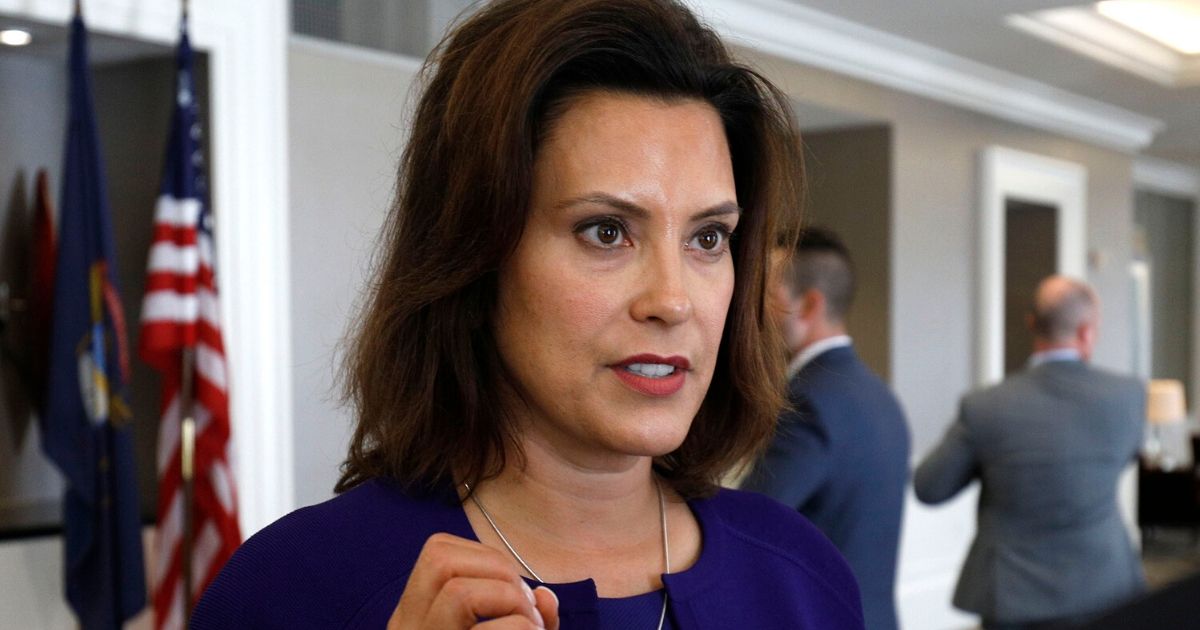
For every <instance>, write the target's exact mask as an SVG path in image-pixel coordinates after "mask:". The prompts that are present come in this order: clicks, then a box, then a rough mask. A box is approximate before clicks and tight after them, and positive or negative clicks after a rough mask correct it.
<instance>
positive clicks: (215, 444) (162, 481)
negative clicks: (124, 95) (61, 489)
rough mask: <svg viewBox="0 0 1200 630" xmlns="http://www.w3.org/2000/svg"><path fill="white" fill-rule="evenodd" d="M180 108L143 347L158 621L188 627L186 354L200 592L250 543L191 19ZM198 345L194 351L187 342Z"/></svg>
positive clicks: (160, 208)
mask: <svg viewBox="0 0 1200 630" xmlns="http://www.w3.org/2000/svg"><path fill="white" fill-rule="evenodd" d="M176 63H177V74H176V88H175V110H174V113H173V115H172V121H171V130H170V134H171V135H170V138H171V139H170V143H169V145H168V147H167V156H166V164H165V168H164V172H163V182H162V189H161V192H160V196H159V198H158V205H157V207H156V209H155V216H154V239H153V243H152V245H151V247H150V262H149V265H148V270H147V279H146V295H145V298H144V302H143V304H142V334H141V341H140V348H139V351H140V354H141V357H142V359H143V360H145V361H146V362H147V363H149V364H150V365H151V366H153V367H154V368H155V369H156V370H158V371H159V372H160V373H161V375H162V420H161V425H160V428H159V437H158V476H159V486H158V534H157V538H156V541H155V547H156V554H155V556H156V564H155V566H154V567H153V585H154V586H153V588H154V593H153V597H154V618H155V626H156V627H157V628H183V627H184V625H185V615H186V606H185V604H184V600H183V590H184V580H183V570H184V569H183V568H184V566H185V562H184V558H183V553H184V545H183V537H184V519H185V514H186V511H185V506H184V491H183V482H182V473H181V470H180V466H181V451H180V435H181V424H182V423H181V421H182V419H183V417H184V411H185V409H184V408H183V407H184V405H185V404H186V403H184V402H183V401H181V384H182V380H183V370H184V368H183V361H184V357H185V356H187V357H189V358H190V359H191V362H192V366H191V368H190V371H191V372H192V374H193V375H194V381H193V383H194V384H193V388H192V391H193V394H194V398H193V402H194V406H193V408H192V412H193V417H194V419H195V427H196V429H195V436H196V439H195V444H196V446H195V460H194V462H195V464H194V470H195V481H194V502H193V507H192V529H191V531H192V532H193V545H192V549H193V551H192V557H191V573H192V587H193V593H192V601H193V602H194V601H195V600H196V599H198V598H199V595H200V593H202V592H203V591H204V588H205V587H206V586H207V585H208V584H209V583H210V582H211V581H212V579H213V578H214V577H215V576H216V574H217V572H218V571H220V569H221V567H222V566H223V565H224V564H225V561H226V560H228V559H229V557H230V556H231V555H232V554H233V552H234V551H235V550H236V549H237V547H238V544H239V543H240V542H241V532H240V531H239V529H238V518H237V494H236V492H235V488H234V483H233V472H232V470H231V468H230V465H229V451H230V424H229V400H228V390H227V387H228V378H227V372H226V368H225V349H224V344H223V343H222V341H221V324H220V317H219V312H220V308H219V307H218V301H217V281H216V263H215V258H214V239H213V232H212V215H211V213H210V212H209V208H208V204H207V203H206V197H207V190H206V188H207V185H206V182H205V178H204V159H203V155H202V153H201V151H200V139H201V129H200V122H199V118H198V116H197V107H196V100H195V98H194V95H195V91H194V84H193V79H192V49H191V45H190V44H189V42H188V36H187V18H186V16H185V17H184V19H183V21H182V22H181V27H180V39H179V49H178V52H177V56H176ZM185 349H187V350H190V351H191V352H188V353H185V352H184V350H185Z"/></svg>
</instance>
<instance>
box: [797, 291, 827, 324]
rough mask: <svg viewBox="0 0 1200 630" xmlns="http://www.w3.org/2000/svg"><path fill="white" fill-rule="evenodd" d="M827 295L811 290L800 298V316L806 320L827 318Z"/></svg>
mask: <svg viewBox="0 0 1200 630" xmlns="http://www.w3.org/2000/svg"><path fill="white" fill-rule="evenodd" d="M825 306H826V301H825V294H824V293H821V292H820V291H818V290H817V289H809V290H807V291H805V292H804V293H803V294H802V295H801V296H800V316H801V317H802V318H804V319H806V320H810V321H811V320H812V319H814V318H817V319H824V318H825Z"/></svg>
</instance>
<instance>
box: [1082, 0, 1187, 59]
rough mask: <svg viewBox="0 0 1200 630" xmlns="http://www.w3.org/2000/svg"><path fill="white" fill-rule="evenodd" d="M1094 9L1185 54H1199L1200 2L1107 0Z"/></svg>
mask: <svg viewBox="0 0 1200 630" xmlns="http://www.w3.org/2000/svg"><path fill="white" fill-rule="evenodd" d="M1096 11H1098V12H1099V13H1100V15H1103V16H1104V17H1106V18H1108V19H1110V20H1113V21H1114V22H1119V23H1121V24H1123V25H1125V26H1127V27H1129V28H1131V29H1133V30H1135V31H1137V32H1139V33H1141V34H1143V35H1145V36H1147V37H1150V38H1152V39H1155V40H1157V41H1159V42H1161V43H1163V44H1165V45H1167V46H1170V47H1171V48H1173V49H1175V50H1177V51H1179V52H1181V53H1183V54H1185V55H1197V54H1200V4H1198V3H1196V2H1194V1H1193V2H1181V1H1178V0H1176V1H1171V0H1106V1H1105V2H1099V3H1097V4H1096Z"/></svg>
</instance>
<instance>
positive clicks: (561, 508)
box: [193, 0, 862, 629]
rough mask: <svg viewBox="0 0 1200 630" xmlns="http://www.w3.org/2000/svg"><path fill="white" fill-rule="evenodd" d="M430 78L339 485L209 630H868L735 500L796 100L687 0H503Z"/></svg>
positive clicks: (835, 590)
mask: <svg viewBox="0 0 1200 630" xmlns="http://www.w3.org/2000/svg"><path fill="white" fill-rule="evenodd" d="M427 73H428V84H427V85H426V87H425V92H424V95H423V97H422V99H421V100H420V102H419V104H418V107H417V111H416V115H415V119H414V126H413V135H412V137H411V140H410V143H409V145H408V148H407V150H406V152H405V154H404V157H403V163H402V168H401V177H400V182H401V183H400V187H399V191H400V192H399V195H398V200H397V202H396V204H395V207H394V208H393V211H392V213H391V215H390V220H389V224H388V227H387V231H386V233H385V241H384V246H385V250H384V254H383V258H382V259H381V261H380V265H379V273H378V281H377V283H376V284H375V285H374V286H373V287H372V293H371V297H370V300H369V302H368V304H367V305H366V308H365V311H364V315H363V318H362V320H361V322H360V325H359V328H358V330H357V333H356V336H355V338H354V343H353V346H352V348H351V352H350V353H349V355H348V360H347V366H346V372H345V375H346V386H347V391H348V395H349V397H350V398H351V399H352V401H353V402H354V403H355V405H356V408H357V412H358V424H357V428H356V431H355V434H354V437H353V439H352V443H351V448H350V454H349V458H348V459H347V461H346V463H345V465H344V467H343V476H342V478H341V480H340V482H339V483H338V487H337V491H338V492H339V493H340V495H339V496H338V497H337V498H335V499H333V500H331V501H329V502H327V503H324V504H321V505H318V506H314V507H310V508H306V509H302V510H299V511H297V512H295V513H293V514H292V515H289V516H288V517H285V518H284V519H281V520H280V521H279V522H277V523H275V524H273V525H272V526H270V527H268V528H267V529H265V530H263V531H262V532H260V533H259V534H257V535H256V536H254V537H253V538H251V539H250V540H249V541H247V542H246V544H245V545H244V546H243V548H242V549H241V550H240V551H239V552H238V554H237V555H236V556H235V557H234V558H233V559H232V560H231V561H230V562H229V564H228V565H227V566H226V568H225V569H224V571H223V572H222V574H221V575H220V577H219V578H218V579H217V580H216V582H215V583H214V584H213V586H212V587H210V588H209V589H208V591H207V592H206V594H205V596H204V599H203V600H202V601H201V602H200V604H199V606H198V609H197V611H196V613H195V615H194V617H193V622H194V626H193V627H195V628H208V627H222V628H227V627H255V628H267V627H289V628H295V627H298V626H299V627H345V628H358V627H375V628H377V627H381V626H384V625H385V624H386V625H387V626H388V627H389V628H396V629H400V628H404V629H407V628H467V627H478V628H531V627H537V628H541V627H545V628H557V627H561V628H567V629H574V628H656V627H657V628H687V629H691V628H822V629H828V628H835V629H836V628H858V627H861V625H862V620H861V613H860V609H859V603H858V592H857V587H856V585H855V583H854V580H853V578H852V577H851V575H850V573H849V570H848V569H847V567H846V565H845V563H844V562H843V561H842V560H841V558H840V557H839V556H838V555H837V553H836V551H834V550H833V548H832V547H831V546H830V544H829V543H828V542H827V541H826V540H825V539H824V538H823V537H822V536H821V535H819V534H818V533H816V530H815V529H813V528H812V527H811V526H810V525H808V523H807V522H806V521H804V520H803V518H801V517H800V516H799V515H797V514H796V513H795V512H794V511H793V510H790V509H788V508H785V507H783V506H780V505H778V504H775V503H773V502H771V501H769V500H766V499H763V498H760V497H757V496H754V495H749V494H745V493H739V492H733V491H720V492H717V491H716V483H715V482H716V480H717V479H718V478H719V476H720V475H721V474H722V473H724V472H725V471H726V470H727V469H728V468H729V467H730V466H731V465H733V464H734V463H735V462H737V461H739V460H741V459H742V458H744V457H746V456H747V455H749V454H750V453H752V452H753V451H754V450H755V449H756V448H758V447H759V445H760V444H761V443H762V442H763V440H764V439H766V438H767V437H768V436H769V435H770V433H771V431H772V428H773V423H774V418H775V414H776V411H777V410H778V408H779V407H780V405H781V403H782V398H781V384H782V379H781V378H779V377H778V376H779V374H781V373H782V369H783V365H782V364H783V357H782V356H779V355H777V354H776V353H775V352H774V351H773V349H774V348H777V347H780V344H778V343H777V340H776V339H774V338H771V335H770V334H769V333H770V330H769V327H768V324H767V323H765V322H766V320H765V318H764V316H763V313H762V302H763V290H764V285H765V271H766V267H767V265H768V258H769V251H770V245H771V244H772V243H773V242H774V241H775V239H776V237H777V234H778V232H779V230H780V226H781V225H783V224H788V225H794V224H795V223H794V221H793V220H791V219H788V220H786V221H785V220H784V218H785V215H786V214H787V210H788V209H792V208H796V207H798V204H799V194H798V193H799V181H800V177H799V174H800V161H799V157H798V151H797V146H796V135H795V133H794V130H793V128H792V126H791V123H790V121H789V116H788V114H787V104H786V101H785V100H784V98H783V97H781V96H780V94H779V93H778V92H777V91H776V90H775V89H774V88H773V87H771V86H770V85H769V84H768V83H767V82H766V81H765V80H763V79H761V78H760V77H758V76H757V75H756V74H754V73H753V72H751V71H749V70H746V69H744V68H741V67H739V66H736V65H734V64H733V63H732V62H731V61H730V59H729V56H728V54H727V52H726V51H725V49H724V47H723V45H722V44H721V42H720V41H719V39H718V38H717V37H716V35H715V34H713V33H712V32H711V31H710V30H707V29H706V28H704V27H702V26H701V25H700V24H699V23H698V22H697V21H696V20H695V18H694V17H693V16H692V15H691V14H690V13H689V12H688V11H687V10H686V9H685V8H683V7H682V6H681V5H679V4H676V3H675V2H672V1H668V0H498V1H497V2H493V3H491V4H488V5H487V6H485V7H484V8H483V9H481V10H480V11H479V12H478V13H477V14H475V15H474V16H473V17H471V18H470V19H468V20H466V21H465V22H463V23H462V24H461V25H460V26H458V27H457V29H456V30H455V31H454V32H453V33H452V34H451V35H449V36H448V38H447V39H446V40H445V41H444V42H443V43H442V45H441V46H440V47H439V49H438V50H437V51H436V52H435V53H434V55H433V56H432V57H431V62H430V64H429V65H428V66H427ZM530 586H535V587H537V588H536V590H531V589H530Z"/></svg>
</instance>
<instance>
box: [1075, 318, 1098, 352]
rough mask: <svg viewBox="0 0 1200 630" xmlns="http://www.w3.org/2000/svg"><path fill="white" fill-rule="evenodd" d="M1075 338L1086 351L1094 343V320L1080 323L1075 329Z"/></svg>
mask: <svg viewBox="0 0 1200 630" xmlns="http://www.w3.org/2000/svg"><path fill="white" fill-rule="evenodd" d="M1075 338H1076V339H1078V340H1079V343H1080V344H1081V345H1082V346H1083V348H1085V349H1086V351H1090V350H1091V349H1092V347H1093V346H1095V344H1096V322H1086V323H1083V324H1080V325H1079V328H1076V329H1075Z"/></svg>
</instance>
